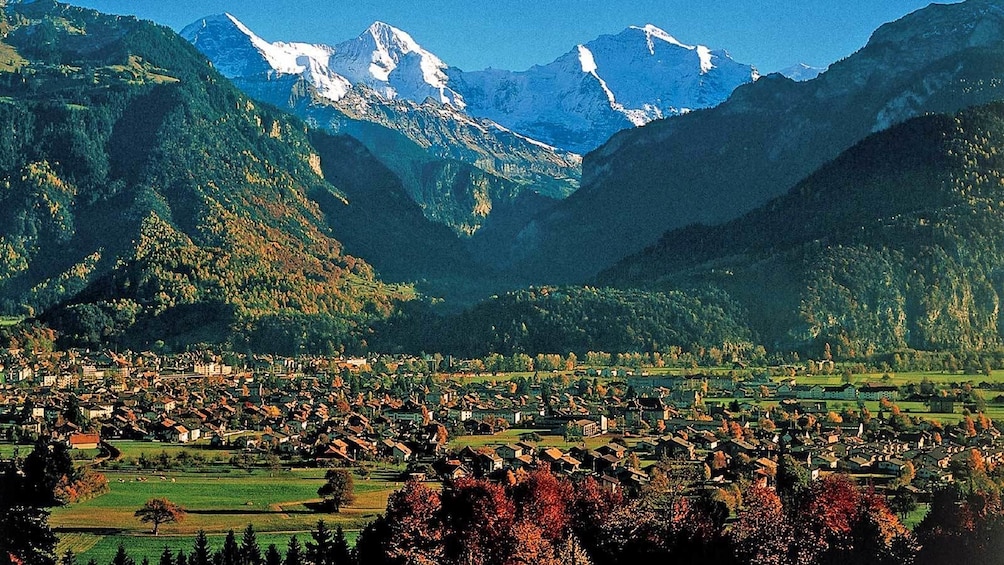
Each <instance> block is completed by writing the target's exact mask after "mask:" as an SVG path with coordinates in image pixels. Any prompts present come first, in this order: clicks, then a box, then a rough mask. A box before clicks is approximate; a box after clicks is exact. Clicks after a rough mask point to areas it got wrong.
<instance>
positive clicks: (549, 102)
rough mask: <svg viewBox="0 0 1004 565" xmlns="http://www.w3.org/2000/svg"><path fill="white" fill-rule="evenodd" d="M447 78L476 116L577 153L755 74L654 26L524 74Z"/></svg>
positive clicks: (719, 96) (716, 99) (712, 101)
mask: <svg viewBox="0 0 1004 565" xmlns="http://www.w3.org/2000/svg"><path fill="white" fill-rule="evenodd" d="M449 75H450V85H451V86H452V87H453V88H455V89H456V90H457V91H458V92H460V93H461V94H462V95H463V97H464V102H465V103H466V105H467V108H466V109H467V111H468V112H469V113H470V114H471V115H475V116H480V117H484V118H488V119H491V120H493V121H496V122H498V123H500V124H502V125H504V126H506V127H508V128H510V129H513V130H515V131H518V132H520V133H522V134H524V135H528V136H530V137H532V138H534V139H539V140H541V141H543V142H545V143H548V144H550V145H554V146H555V147H563V148H565V149H570V150H572V151H576V152H580V153H584V152H587V151H590V150H592V149H595V148H596V147H598V146H599V145H600V144H602V143H603V142H605V141H606V140H607V139H609V138H610V136H611V135H613V134H614V133H616V132H618V131H620V130H623V129H628V128H631V127H633V126H639V125H643V124H646V123H648V122H650V121H652V120H654V119H658V118H662V117H665V116H673V115H677V114H681V113H685V112H688V111H690V110H695V109H699V108H708V107H711V106H715V105H717V104H720V103H721V102H722V101H724V100H725V99H726V98H728V97H729V95H730V94H732V91H733V90H735V89H736V87H738V86H739V85H742V84H746V83H749V82H752V81H754V80H756V78H757V77H758V74H757V72H756V70H755V69H753V68H752V67H750V66H749V65H743V64H741V63H737V62H735V61H733V60H732V59H731V58H730V57H729V56H728V53H726V52H724V51H712V50H711V49H709V48H707V47H705V46H703V45H697V46H693V45H684V44H682V43H680V42H679V41H677V40H676V39H675V38H673V37H672V36H671V35H669V34H668V33H666V32H665V31H663V30H661V29H659V28H657V27H655V26H653V25H646V26H644V27H630V28H628V29H626V30H624V31H622V32H621V33H619V34H617V35H604V36H601V37H599V38H597V39H594V40H593V41H590V42H588V43H585V44H582V45H578V46H576V47H575V48H574V49H572V50H571V51H569V52H568V53H566V54H565V55H562V56H561V57H559V58H558V59H557V60H555V61H554V62H553V63H550V64H548V65H542V66H540V65H538V66H534V67H532V68H530V69H529V70H527V71H523V72H512V71H504V70H495V69H488V70H485V71H477V72H462V71H458V70H456V69H450V70H449Z"/></svg>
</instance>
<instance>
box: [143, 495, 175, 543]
mask: <svg viewBox="0 0 1004 565" xmlns="http://www.w3.org/2000/svg"><path fill="white" fill-rule="evenodd" d="M135 516H136V517H137V518H139V521H140V522H143V523H145V524H146V523H152V524H153V535H157V534H158V533H159V530H160V525H161V524H167V523H171V522H181V521H182V520H184V519H185V509H184V508H182V507H181V506H179V505H177V504H175V503H173V502H171V501H170V500H168V499H166V498H151V499H150V500H147V501H146V504H144V505H143V506H142V507H141V508H140V509H139V510H137V511H136V514H135Z"/></svg>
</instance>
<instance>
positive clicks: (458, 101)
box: [182, 14, 759, 153]
mask: <svg viewBox="0 0 1004 565" xmlns="http://www.w3.org/2000/svg"><path fill="white" fill-rule="evenodd" d="M182 35H183V36H184V37H186V38H187V39H188V40H189V41H191V42H192V43H194V44H195V45H196V46H197V47H198V48H199V49H200V50H201V51H202V52H203V53H205V54H206V55H207V56H208V57H209V59H210V60H211V61H213V64H214V65H216V67H217V68H218V69H219V70H220V71H221V72H223V74H225V75H227V76H228V77H231V78H234V77H251V76H266V77H271V76H276V75H300V76H302V77H303V78H304V79H305V80H306V81H307V83H308V84H311V85H313V86H314V87H315V88H316V91H317V93H318V94H319V95H320V96H321V97H324V98H327V99H330V100H332V101H335V102H337V101H340V100H342V99H343V98H344V97H345V96H347V95H348V93H349V92H350V91H351V90H353V89H356V90H360V91H362V90H366V92H367V94H366V95H365V96H375V97H378V98H381V99H382V100H383V101H393V100H405V101H411V102H415V103H419V104H421V103H423V102H424V101H425V100H427V99H429V98H431V99H432V100H434V101H436V102H439V103H441V104H448V105H450V106H451V107H452V108H453V109H454V110H460V111H463V112H464V113H466V115H468V116H470V117H473V118H480V119H487V120H491V121H494V122H496V123H498V124H500V125H502V126H504V127H506V128H508V129H509V130H512V131H514V132H519V133H520V134H521V135H525V136H528V137H530V138H533V139H537V140H539V141H542V142H544V143H546V144H548V145H552V146H554V147H560V148H562V149H565V150H569V151H574V152H576V153H584V152H587V151H590V150H592V149H594V148H596V147H597V146H599V145H600V144H601V143H603V142H604V141H606V140H607V139H608V138H609V137H610V136H611V135H613V134H614V133H616V132H617V131H619V130H621V129H625V128H629V127H632V126H639V125H643V124H645V123H647V122H649V121H652V120H655V119H659V118H663V117H668V116H672V115H676V114H682V113H685V112H688V111H690V110H693V109H698V108H707V107H709V106H714V105H717V104H718V103H720V102H722V101H724V100H725V99H726V98H728V96H729V95H730V94H731V93H732V91H733V90H734V89H735V88H736V87H737V86H739V85H740V84H744V83H747V82H751V81H753V80H756V79H757V78H758V77H759V75H758V74H757V72H756V69H754V68H752V67H751V66H749V65H743V64H741V63H737V62H736V61H734V60H732V59H731V58H730V57H729V55H728V53H726V52H725V51H719V50H712V49H710V48H708V47H705V46H703V45H688V44H686V43H683V42H681V41H679V40H677V39H676V38H674V37H673V36H672V35H670V34H669V33H667V32H666V31H665V30H663V29H661V28H659V27H657V26H655V25H653V24H647V25H642V26H632V27H629V28H627V29H625V30H623V31H621V32H620V33H618V34H615V35H603V36H600V37H598V38H596V39H593V40H592V41H589V42H586V43H583V44H580V45H576V46H575V47H573V48H572V49H571V50H570V51H569V52H568V53H566V54H565V55H562V56H561V57H559V58H558V59H556V60H555V61H553V62H551V63H548V64H545V65H536V66H534V67H532V68H530V69H528V70H526V71H522V72H513V71H505V70H498V69H495V70H492V69H488V70H485V71H474V72H466V71H462V70H460V69H457V68H454V67H448V66H447V65H446V63H444V62H443V61H442V60H441V59H440V58H439V57H437V56H436V55H434V54H433V53H431V52H429V51H428V50H426V49H424V48H423V47H422V46H421V45H420V44H419V43H418V41H416V40H415V39H414V38H413V37H412V36H411V35H410V34H408V33H407V32H405V31H402V30H401V29H399V28H396V27H394V26H392V25H390V24H388V23H385V22H381V21H377V22H374V23H373V24H372V25H370V26H369V27H368V28H367V29H366V30H365V31H364V32H363V33H361V34H359V35H358V36H357V37H355V38H353V39H350V40H348V41H344V42H342V43H339V44H337V45H334V46H327V45H310V44H305V43H280V42H276V43H269V42H268V41H265V40H264V39H262V38H260V37H258V36H257V35H255V34H254V32H252V31H251V30H250V29H249V28H248V27H247V26H245V25H244V24H242V23H241V22H240V21H239V20H237V18H235V17H234V16H232V15H230V14H221V15H219V16H211V17H208V18H204V19H203V20H200V21H198V22H196V23H194V24H192V25H190V26H188V27H187V28H185V30H183V31H182ZM378 103H379V102H378ZM363 113H365V112H363Z"/></svg>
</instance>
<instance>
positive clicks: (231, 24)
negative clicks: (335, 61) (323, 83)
mask: <svg viewBox="0 0 1004 565" xmlns="http://www.w3.org/2000/svg"><path fill="white" fill-rule="evenodd" d="M181 36H182V37H184V38H185V39H187V40H188V41H189V42H191V43H193V44H194V45H195V46H196V47H198V48H199V50H200V51H202V52H203V53H205V54H206V55H207V56H208V57H209V59H210V60H211V61H212V62H213V65H214V66H215V67H216V68H217V70H219V71H220V72H221V73H223V74H224V75H225V76H227V77H230V78H234V77H239V76H250V75H253V74H258V73H264V72H270V71H275V72H278V73H282V74H300V73H303V72H305V71H308V70H310V69H311V68H316V67H318V66H321V67H323V66H326V65H327V60H328V57H329V56H330V55H331V48H330V47H327V46H324V45H312V44H309V43H281V42H280V43H269V42H268V41H265V40H264V39H262V38H261V37H259V36H258V35H257V34H255V33H254V32H253V31H251V29H249V28H248V27H247V26H246V25H244V24H243V23H242V22H241V21H240V20H238V19H237V18H236V17H234V16H233V15H232V14H228V13H224V14H218V15H215V16H208V17H206V18H203V19H201V20H199V21H197V22H195V23H193V24H191V25H189V26H187V27H186V28H185V29H183V30H181Z"/></svg>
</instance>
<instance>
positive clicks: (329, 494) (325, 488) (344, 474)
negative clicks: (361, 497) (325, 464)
mask: <svg viewBox="0 0 1004 565" xmlns="http://www.w3.org/2000/svg"><path fill="white" fill-rule="evenodd" d="M324 479H325V483H324V484H323V485H321V488H319V489H317V495H318V496H321V497H323V498H324V501H325V503H326V504H327V505H328V507H329V508H331V509H333V510H334V511H335V512H338V510H339V509H340V508H341V507H342V506H348V505H349V504H352V501H353V500H355V494H353V492H352V486H353V485H352V473H350V472H348V471H346V470H345V469H329V470H328V472H327V473H325V474H324Z"/></svg>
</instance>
